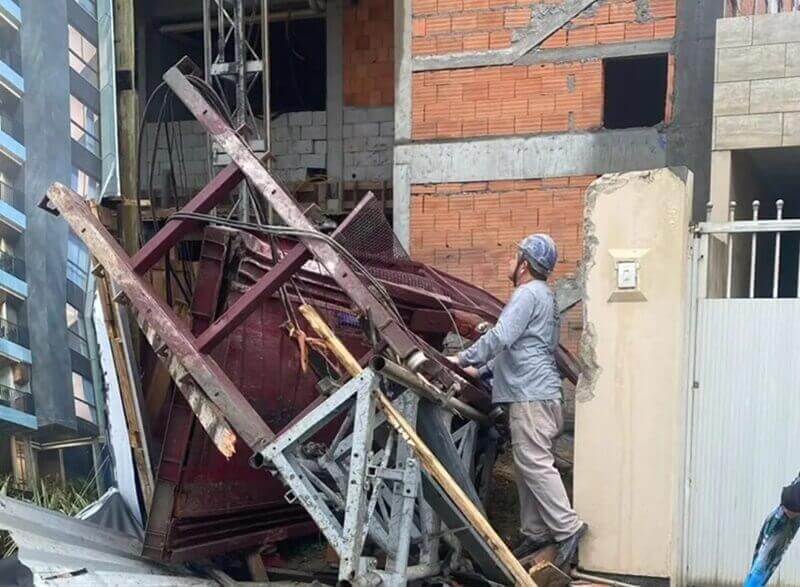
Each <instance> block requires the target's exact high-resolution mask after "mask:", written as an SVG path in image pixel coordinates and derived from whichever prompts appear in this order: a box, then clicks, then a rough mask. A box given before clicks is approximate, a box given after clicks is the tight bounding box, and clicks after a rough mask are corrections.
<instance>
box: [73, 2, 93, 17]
mask: <svg viewBox="0 0 800 587" xmlns="http://www.w3.org/2000/svg"><path fill="white" fill-rule="evenodd" d="M76 2H77V3H78V5H79V6H80V7H81V8H83V9H84V10H85V11H86V12H88V13H89V14H91V15H92V16H93V17H94V18H97V0H76Z"/></svg>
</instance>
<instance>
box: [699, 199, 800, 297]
mask: <svg viewBox="0 0 800 587" xmlns="http://www.w3.org/2000/svg"><path fill="white" fill-rule="evenodd" d="M707 212H708V216H709V219H708V221H707V222H704V223H701V224H700V225H699V226H698V229H697V230H698V232H699V233H701V234H702V235H704V237H705V238H706V240H707V241H708V242H707V244H706V245H704V246H705V248H706V249H707V253H708V255H709V258H710V259H711V261H710V263H711V264H712V265H713V269H712V270H710V273H709V275H710V279H709V284H708V296H707V297H712V298H713V297H718V298H769V297H771V298H778V297H797V298H800V219H787V218H784V201H783V200H781V199H779V200H776V201H775V202H774V203H773V204H770V209H769V210H765V209H764V206H763V205H762V203H761V202H760V201H758V200H755V201H754V202H753V203H752V204H751V205H750V210H749V211H748V214H747V216H749V218H747V219H741V218H740V219H738V220H737V218H736V217H737V205H736V202H731V203H730V205H729V208H728V221H727V222H721V223H713V222H711V221H710V215H711V207H710V206H709V207H708V211H707ZM764 212H769V215H770V216H773V214H774V217H773V218H770V219H763V215H764ZM722 255H724V258H722V259H720V256H722ZM719 268H724V271H720V270H719ZM715 285H716V287H715Z"/></svg>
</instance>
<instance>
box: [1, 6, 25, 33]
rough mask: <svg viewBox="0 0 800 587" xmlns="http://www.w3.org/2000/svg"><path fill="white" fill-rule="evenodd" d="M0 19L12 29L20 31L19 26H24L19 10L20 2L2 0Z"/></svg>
mask: <svg viewBox="0 0 800 587" xmlns="http://www.w3.org/2000/svg"><path fill="white" fill-rule="evenodd" d="M0 18H2V19H3V20H4V21H6V22H7V23H8V24H9V25H11V27H13V28H15V29H19V25H20V24H22V12H21V11H20V9H19V2H16V1H15V0H0Z"/></svg>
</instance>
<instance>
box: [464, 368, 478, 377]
mask: <svg viewBox="0 0 800 587" xmlns="http://www.w3.org/2000/svg"><path fill="white" fill-rule="evenodd" d="M464 373H466V374H467V375H469V376H470V377H474V378H475V379H477V378H478V377H480V373H478V369H477V367H464Z"/></svg>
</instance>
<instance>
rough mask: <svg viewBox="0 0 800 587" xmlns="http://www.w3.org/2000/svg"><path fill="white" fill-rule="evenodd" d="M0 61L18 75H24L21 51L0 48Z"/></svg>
mask: <svg viewBox="0 0 800 587" xmlns="http://www.w3.org/2000/svg"><path fill="white" fill-rule="evenodd" d="M0 61H2V62H3V63H5V64H6V65H8V66H9V67H10V68H11V69H13V70H14V71H16V72H17V73H19V74H21V73H22V56H21V55H20V53H19V51H17V50H16V49H12V48H11V47H0Z"/></svg>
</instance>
